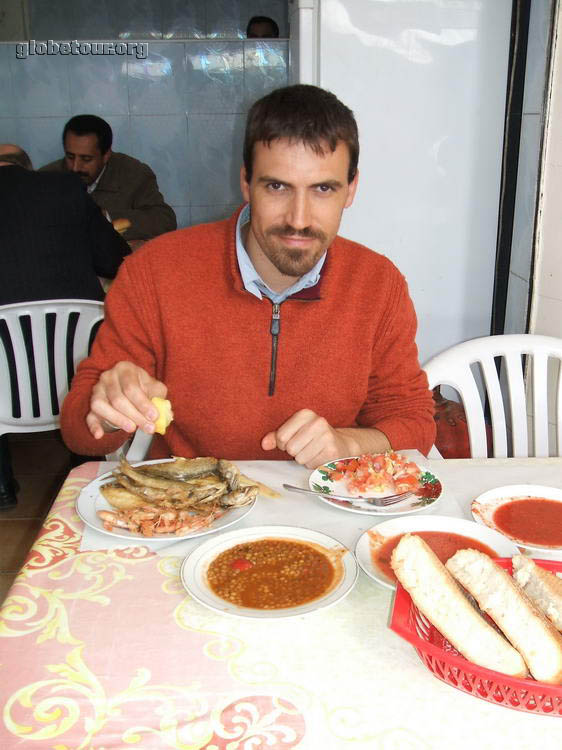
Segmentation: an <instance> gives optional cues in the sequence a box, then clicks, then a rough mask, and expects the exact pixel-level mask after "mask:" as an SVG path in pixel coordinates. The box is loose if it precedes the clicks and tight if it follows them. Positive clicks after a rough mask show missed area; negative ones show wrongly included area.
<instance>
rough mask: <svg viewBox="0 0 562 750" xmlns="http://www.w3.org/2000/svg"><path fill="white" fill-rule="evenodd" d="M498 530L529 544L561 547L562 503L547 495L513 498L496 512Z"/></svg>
mask: <svg viewBox="0 0 562 750" xmlns="http://www.w3.org/2000/svg"><path fill="white" fill-rule="evenodd" d="M494 523H495V525H496V526H497V528H498V530H499V531H503V533H504V534H508V535H509V536H511V537H513V538H515V539H518V540H519V541H520V542H524V543H527V544H538V545H545V546H548V547H562V503H561V502H557V501H556V500H547V499H546V498H544V497H528V498H523V499H522V500H512V501H511V502H509V503H505V505H500V507H499V508H498V509H497V510H496V512H495V513H494Z"/></svg>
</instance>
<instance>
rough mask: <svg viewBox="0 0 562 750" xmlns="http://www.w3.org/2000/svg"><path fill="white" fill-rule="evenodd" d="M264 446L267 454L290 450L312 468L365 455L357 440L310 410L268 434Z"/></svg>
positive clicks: (299, 412) (300, 462) (302, 410)
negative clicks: (268, 452) (338, 459)
mask: <svg viewBox="0 0 562 750" xmlns="http://www.w3.org/2000/svg"><path fill="white" fill-rule="evenodd" d="M261 446H262V448H263V449H264V450H266V451H268V450H273V449H274V448H279V450H282V451H286V452H287V453H288V454H289V455H290V456H293V458H294V459H295V461H296V462H297V463H298V464H302V465H303V466H306V467H307V468H308V469H315V468H316V467H317V466H321V465H322V464H325V463H327V462H328V461H333V459H335V458H341V457H342V456H354V455H358V454H359V453H360V452H361V451H360V445H359V443H358V442H357V441H356V440H355V439H354V438H353V437H351V436H350V435H345V434H342V433H341V432H339V431H338V430H337V429H335V428H333V427H331V426H330V425H329V424H328V422H327V421H326V419H324V417H320V416H319V415H318V414H316V413H315V412H313V411H311V410H310V409H301V410H300V411H297V412H296V413H295V414H293V416H292V417H290V418H289V419H288V420H287V421H286V422H284V423H283V424H282V425H281V427H279V428H278V429H277V430H274V431H272V432H268V433H267V435H266V436H265V437H264V438H263V440H262V441H261Z"/></svg>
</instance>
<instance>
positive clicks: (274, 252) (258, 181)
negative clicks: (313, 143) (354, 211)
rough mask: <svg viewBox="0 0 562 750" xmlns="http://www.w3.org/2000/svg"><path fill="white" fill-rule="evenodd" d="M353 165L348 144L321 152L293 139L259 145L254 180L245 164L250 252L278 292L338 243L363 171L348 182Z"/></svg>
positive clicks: (243, 175)
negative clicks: (347, 210) (345, 209)
mask: <svg viewBox="0 0 562 750" xmlns="http://www.w3.org/2000/svg"><path fill="white" fill-rule="evenodd" d="M348 168H349V151H348V148H347V146H346V145H345V144H344V143H343V142H340V143H338V145H337V147H336V150H335V151H331V150H330V148H329V146H328V145H326V147H325V149H324V153H323V154H320V155H319V154H316V153H314V151H313V150H312V149H311V148H310V147H309V146H306V145H305V144H304V143H297V142H292V141H289V140H288V139H287V138H280V139H279V140H277V141H272V142H271V144H270V145H267V144H266V143H263V142H259V143H256V145H255V146H254V160H253V170H252V179H251V180H250V182H249V183H248V182H247V181H246V170H245V169H244V167H242V171H241V175H240V177H241V179H240V185H241V188H242V194H243V196H244V199H245V200H246V201H248V202H249V203H250V208H251V221H250V228H249V230H248V235H247V237H246V250H247V252H248V255H249V256H250V258H251V260H252V262H253V264H254V266H255V268H256V270H257V271H258V273H259V274H260V275H261V277H262V278H263V280H264V281H265V282H266V283H267V284H268V285H269V286H270V287H271V288H272V289H274V290H275V291H281V290H282V289H286V288H287V287H289V286H291V284H293V283H294V282H295V280H296V278H298V277H300V276H302V275H303V274H305V273H307V272H308V271H310V269H311V268H313V267H314V265H315V264H316V263H317V261H318V260H319V259H320V258H321V257H322V254H323V253H324V251H325V250H326V249H327V248H328V247H329V246H330V244H331V243H332V241H333V239H334V237H335V236H336V234H337V232H338V229H339V226H340V221H341V216H342V213H343V210H344V208H347V207H348V206H350V205H351V203H352V202H353V198H354V196H355V190H356V188H357V175H356V176H355V178H354V179H353V180H352V182H350V183H348V181H347V175H348Z"/></svg>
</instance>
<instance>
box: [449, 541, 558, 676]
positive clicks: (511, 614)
mask: <svg viewBox="0 0 562 750" xmlns="http://www.w3.org/2000/svg"><path fill="white" fill-rule="evenodd" d="M446 566H447V569H448V570H449V571H450V572H451V573H452V574H453V575H454V576H455V578H456V579H457V581H459V582H460V583H461V584H462V585H463V586H464V587H465V589H467V591H469V592H470V593H471V594H472V596H473V597H474V598H475V599H476V601H477V602H478V606H479V607H480V609H482V610H483V611H484V612H486V613H487V614H488V615H489V616H490V617H491V618H492V620H494V622H495V623H496V624H497V626H498V627H499V628H500V630H501V631H502V632H503V633H504V635H505V636H506V637H507V638H508V640H509V641H510V642H511V643H512V644H513V646H515V648H516V649H517V650H518V651H519V653H520V654H521V656H522V657H523V658H524V659H525V662H526V663H527V666H528V667H529V671H530V672H531V674H532V675H533V677H534V678H535V679H536V680H540V681H541V682H549V683H552V684H553V685H559V684H561V683H562V636H561V635H560V633H559V632H558V631H557V630H556V628H555V627H554V626H553V625H552V623H550V622H549V621H548V620H547V619H546V617H545V616H544V615H543V614H542V612H540V611H539V610H538V609H537V608H536V607H535V605H534V604H533V603H532V602H531V600H530V599H529V598H528V597H527V595H526V594H525V593H523V590H522V589H521V588H519V586H518V585H517V584H516V583H515V581H514V580H513V578H512V577H511V576H510V575H509V573H507V572H506V571H505V570H504V569H503V568H501V567H500V566H499V565H496V563H495V562H494V561H493V560H492V558H491V557H488V555H485V554H484V553H483V552H477V551H476V550H474V549H461V550H459V551H458V552H455V554H454V555H453V556H452V557H450V558H449V559H448V560H447V563H446Z"/></svg>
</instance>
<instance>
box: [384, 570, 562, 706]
mask: <svg viewBox="0 0 562 750" xmlns="http://www.w3.org/2000/svg"><path fill="white" fill-rule="evenodd" d="M496 562H497V563H498V565H501V566H502V567H503V568H505V569H506V570H507V571H508V572H509V573H511V559H509V558H507V559H505V558H501V559H498V560H496ZM535 562H536V563H537V564H538V565H541V566H542V567H543V568H547V570H551V571H553V572H554V573H557V572H559V571H562V561H560V562H558V561H551V560H535ZM390 628H391V629H392V630H394V632H395V633H397V634H398V635H399V636H401V637H402V638H404V639H405V640H407V641H409V643H411V644H412V645H413V646H414V648H415V649H416V651H417V652H418V656H419V657H420V659H421V660H422V662H423V663H424V664H425V666H426V667H427V668H428V669H429V670H430V671H431V672H433V674H434V675H435V677H437V678H438V679H439V680H442V681H443V682H446V683H447V685H452V686H453V687H455V688H457V690H462V691H464V692H465V693H470V695H474V696H475V697H476V698H482V699H483V700H485V701H489V702H490V703H495V704H496V705H499V706H507V707H508V708H514V709H516V710H517V711H528V712H529V713H533V714H544V715H546V716H562V685H547V684H546V683H545V682H537V681H536V680H533V679H520V678H516V677H509V676H508V675H504V674H501V673H500V672H494V671H493V670H491V669H485V668H484V667H479V666H477V665H476V664H473V663H472V662H470V661H467V660H466V659H465V658H464V657H462V656H461V655H460V654H459V652H458V651H457V650H456V649H455V648H454V647H453V646H451V644H450V643H449V641H447V640H446V639H445V638H444V637H443V636H442V635H441V633H440V632H439V631H438V630H437V629H436V628H434V627H433V625H432V624H431V623H430V622H429V621H428V620H427V619H426V618H425V617H424V616H423V615H422V614H421V613H420V612H419V610H418V608H417V607H416V606H415V604H414V603H413V602H412V600H411V598H410V595H409V594H408V593H407V592H406V591H405V590H404V589H403V588H402V586H400V584H398V586H397V587H396V594H395V596H394V601H393V605H392V612H391V615H390Z"/></svg>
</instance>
